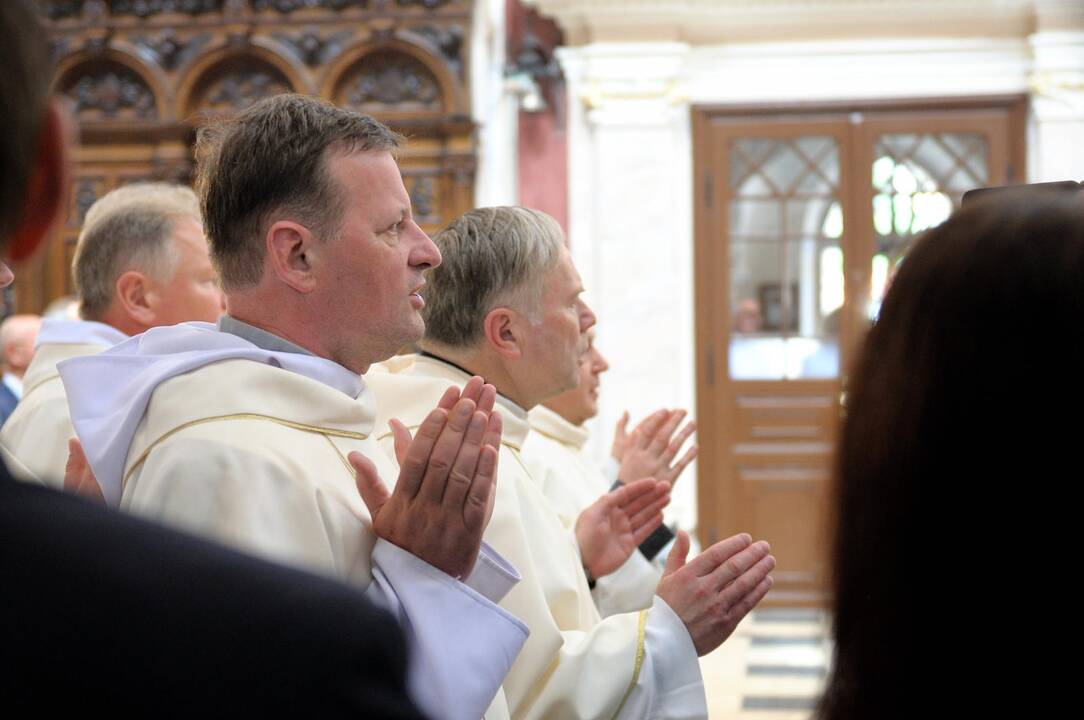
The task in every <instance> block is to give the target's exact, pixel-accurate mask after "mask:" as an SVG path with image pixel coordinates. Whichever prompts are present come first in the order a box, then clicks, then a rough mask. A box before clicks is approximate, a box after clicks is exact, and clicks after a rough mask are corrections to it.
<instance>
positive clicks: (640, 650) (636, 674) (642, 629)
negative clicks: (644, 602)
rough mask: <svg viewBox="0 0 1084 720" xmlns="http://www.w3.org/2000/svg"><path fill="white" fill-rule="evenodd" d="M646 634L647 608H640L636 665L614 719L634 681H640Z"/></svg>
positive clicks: (634, 685)
mask: <svg viewBox="0 0 1084 720" xmlns="http://www.w3.org/2000/svg"><path fill="white" fill-rule="evenodd" d="M646 635H647V610H641V611H640V620H639V622H638V623H637V627H636V666H635V667H634V668H633V669H632V681H631V682H629V689H628V690H626V691H625V697H623V698H621V704H620V705H618V706H617V712H615V713H614V720H616V718H617V716H618V715H620V714H621V711H622V710H624V709H625V703H626V702H628V699H629V695H632V691H633V690H634V689H635V688H636V683H637V682H639V681H640V669H641V668H643V666H644V638H645V636H646Z"/></svg>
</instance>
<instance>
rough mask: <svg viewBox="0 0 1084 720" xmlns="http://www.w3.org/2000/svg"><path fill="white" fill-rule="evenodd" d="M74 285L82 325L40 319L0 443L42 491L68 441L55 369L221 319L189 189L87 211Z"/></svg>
mask: <svg viewBox="0 0 1084 720" xmlns="http://www.w3.org/2000/svg"><path fill="white" fill-rule="evenodd" d="M72 277H73V280H74V285H75V289H76V293H77V295H78V301H79V313H80V317H81V319H77V320H67V319H46V320H45V322H44V323H43V324H42V329H41V333H40V335H39V336H38V347H37V352H36V353H35V356H34V360H33V362H32V363H31V364H30V367H29V368H28V369H27V372H26V379H25V386H26V393H25V394H26V397H25V398H24V399H23V401H22V402H21V403H20V404H19V407H18V408H17V409H16V410H15V412H14V414H13V415H12V416H11V418H10V419H9V421H8V422H7V423H6V424H5V425H4V427H3V430H2V431H0V443H2V444H3V446H4V448H5V449H6V450H7V451H8V452H9V453H10V454H11V455H13V456H14V457H15V458H16V459H17V460H18V461H19V462H21V463H22V465H23V466H24V467H25V468H26V469H27V470H28V471H29V472H30V473H31V474H32V476H33V477H34V478H37V479H40V480H41V481H42V482H45V483H47V484H52V485H53V486H55V487H60V483H61V481H62V480H63V477H64V465H65V463H66V461H67V459H68V440H69V439H70V438H72V437H74V436H75V432H74V431H73V429H72V424H71V418H70V417H69V414H68V400H67V396H66V394H65V392H64V386H63V384H62V383H61V382H60V375H59V373H58V371H57V363H59V362H60V361H62V360H66V359H68V358H73V357H79V356H82V355H89V354H93V353H97V352H101V351H102V350H104V349H105V348H107V347H110V346H112V345H115V344H116V343H118V342H121V341H122V340H124V339H126V338H127V337H128V336H129V335H138V334H139V333H141V332H143V331H145V330H147V329H149V328H152V327H157V326H160V325H173V324H175V323H179V322H183V321H185V320H205V321H209V322H213V321H214V320H216V319H217V318H218V316H219V315H220V314H221V313H222V311H223V310H224V309H225V305H224V299H223V295H222V291H221V289H220V288H219V286H218V278H217V276H216V274H215V270H214V267H213V266H212V265H211V258H210V253H209V251H208V247H207V238H206V237H205V236H204V234H203V224H202V222H201V221H200V214H199V201H198V200H197V199H196V195H195V193H193V192H192V190H190V189H189V188H187V187H183V186H180V185H172V184H167V183H134V184H131V185H125V186H123V187H120V188H117V189H116V190H113V191H112V192H110V193H108V194H106V195H105V196H103V197H102V198H100V199H99V200H98V201H97V202H95V203H94V204H93V205H91V207H90V209H89V210H88V211H87V215H86V218H85V221H84V223H83V228H82V231H81V232H80V233H79V241H78V243H77V245H76V248H75V259H74V262H73V267H72Z"/></svg>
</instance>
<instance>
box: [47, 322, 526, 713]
mask: <svg viewBox="0 0 1084 720" xmlns="http://www.w3.org/2000/svg"><path fill="white" fill-rule="evenodd" d="M60 371H61V375H62V376H63V379H64V383H65V386H66V387H67V389H68V397H69V402H70V404H71V409H72V420H73V423H74V426H75V430H76V432H77V433H78V435H79V438H80V440H81V441H82V442H83V445H84V448H85V449H86V452H87V457H88V460H89V461H90V464H91V467H92V468H93V470H94V472H95V476H96V477H97V479H98V481H99V483H100V484H101V485H102V491H103V494H104V496H105V497H106V500H107V502H114V503H118V504H119V506H120V507H121V508H122V509H125V510H128V511H131V512H134V513H138V514H140V515H143V516H145V517H149V518H152V519H156V520H159V521H162V522H165V523H167V524H170V525H174V526H178V527H180V528H182V529H185V530H188V531H190V532H194V533H196V534H199V535H203V536H208V537H210V538H212V539H215V540H218V541H221V542H224V543H226V544H228V545H231V546H234V547H238V548H240V549H242V550H245V551H247V552H250V553H253V554H256V555H260V556H263V557H265V558H268V559H270V560H275V561H278V562H283V563H286V564H290V565H295V566H298V567H301V568H305V569H308V570H311V571H316V572H321V573H324V574H327V575H331V576H333V577H336V578H339V579H342V580H345V581H347V582H350V583H352V584H355V585H357V586H359V587H361V588H367V591H368V594H369V595H370V596H371V597H373V599H374V600H376V601H377V602H379V603H381V604H382V605H384V606H386V607H388V608H389V609H391V610H392V612H394V613H395V614H397V616H398V617H399V618H400V620H401V622H402V623H403V625H404V630H405V631H406V634H407V637H408V640H409V642H410V644H411V665H410V672H409V675H408V679H409V682H410V687H411V691H412V694H413V695H414V697H415V699H416V700H417V701H418V703H419V705H420V706H421V707H422V709H423V710H425V711H426V713H427V714H429V715H431V716H432V717H449V718H470V719H476V718H478V717H481V715H482V713H483V712H484V711H485V710H486V708H487V707H488V706H489V705H490V703H491V702H493V703H494V704H495V705H496V706H497V707H498V708H505V712H507V710H506V706H505V705H504V702H503V697H502V696H500V695H499V690H500V686H501V681H502V680H503V678H504V676H505V674H506V673H507V671H508V668H509V667H510V666H511V664H512V661H513V660H514V659H515V657H516V654H517V653H518V652H519V650H520V648H521V646H522V644H523V642H524V640H525V639H526V635H527V629H526V627H525V626H524V625H523V624H522V623H521V622H519V620H517V619H516V618H515V617H513V616H512V615H511V614H510V613H508V612H507V611H505V610H502V609H501V608H500V607H498V606H497V605H496V604H495V603H496V602H497V601H499V600H500V599H501V597H503V596H504V594H505V593H507V592H508V590H509V588H511V587H512V586H513V585H514V584H515V583H516V581H517V579H518V575H517V574H516V571H515V568H513V567H511V566H510V565H508V564H507V563H506V562H505V561H504V560H503V558H501V557H500V556H499V555H497V554H496V553H494V552H493V551H492V550H491V549H490V548H488V547H483V553H482V554H481V555H480V556H479V561H478V563H477V564H476V566H475V569H474V572H473V573H472V575H471V577H469V578H467V580H466V581H465V582H459V581H457V580H455V579H453V578H452V577H450V576H448V575H446V574H444V573H443V572H440V571H439V570H437V569H436V568H434V567H432V566H430V565H428V564H427V563H425V562H423V561H421V560H420V559H418V558H416V557H414V556H413V555H410V554H409V553H407V552H405V551H404V550H402V549H400V548H398V547H396V546H395V545H392V544H391V543H388V542H386V541H384V540H382V539H377V538H376V537H375V536H374V535H373V533H372V529H371V524H370V519H369V514H368V511H367V510H366V508H365V505H364V503H363V502H362V500H361V497H360V495H359V494H358V491H357V488H356V485H355V477H354V471H353V468H352V467H351V466H350V464H349V462H348V461H347V455H348V454H349V453H350V452H352V451H355V450H357V451H359V452H361V453H362V454H364V455H365V456H367V457H368V458H370V459H371V460H372V461H373V462H374V463H375V464H376V466H377V468H378V470H379V472H380V475H381V477H382V478H383V479H384V480H385V481H389V480H393V479H394V478H395V477H396V472H395V468H394V466H393V465H392V464H391V463H389V462H388V461H387V460H386V459H385V458H384V457H383V455H382V453H381V451H380V450H379V449H378V448H377V446H376V444H375V441H374V440H373V439H372V438H371V437H370V435H371V433H372V430H373V421H374V419H375V408H374V406H373V395H372V393H370V392H368V391H367V390H366V389H365V386H364V383H363V382H362V379H361V378H360V377H359V376H358V375H356V374H354V373H352V372H350V371H349V370H347V369H346V368H344V367H342V366H340V365H338V364H336V363H334V362H332V361H331V360H327V359H324V358H319V357H316V356H313V355H307V354H302V353H290V352H281V351H273V350H263V349H262V348H260V347H258V346H256V345H254V344H253V343H251V342H249V341H247V340H244V339H241V338H240V337H237V336H234V335H231V334H229V333H226V332H220V331H218V330H216V329H215V327H214V326H213V325H210V324H208V323H183V324H181V325H176V326H173V327H167V328H154V329H152V330H150V331H148V332H146V333H144V334H143V335H139V336H136V337H134V338H132V339H130V340H129V341H127V342H125V343H122V344H120V345H118V346H117V347H115V348H112V349H111V350H108V351H106V352H104V353H101V354H98V355H94V356H88V357H84V358H77V359H74V360H69V361H67V362H65V363H62V364H61V365H60ZM193 591H198V588H193ZM208 651H209V652H213V648H209V649H208ZM495 696H496V700H494V698H495Z"/></svg>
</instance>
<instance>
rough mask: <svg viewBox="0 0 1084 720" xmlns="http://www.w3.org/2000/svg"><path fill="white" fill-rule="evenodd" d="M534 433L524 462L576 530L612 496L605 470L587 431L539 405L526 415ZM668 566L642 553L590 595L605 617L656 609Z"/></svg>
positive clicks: (530, 438)
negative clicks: (591, 509)
mask: <svg viewBox="0 0 1084 720" xmlns="http://www.w3.org/2000/svg"><path fill="white" fill-rule="evenodd" d="M527 418H528V421H529V423H530V426H531V432H530V433H529V434H528V436H527V440H526V442H524V444H523V459H524V461H525V462H526V463H527V468H528V470H530V472H531V475H532V476H534V478H535V480H536V481H537V482H538V483H539V484H540V486H541V488H542V494H543V495H545V496H546V499H548V500H549V501H550V503H551V504H552V505H553V507H554V509H555V510H557V512H558V513H559V514H560V515H561V516H562V517H563V518H564V520H565V523H566V524H567V525H568V526H569V527H575V524H576V518H577V517H579V515H580V513H581V512H583V510H584V508H586V507H587V506H588V505H590V504H591V503H593V502H595V501H596V500H598V499H599V498H600V497H601V496H602V495H604V494H605V493H607V492H609V490H610V485H611V483H609V482H607V480H606V477H605V476H604V475H603V474H602V471H601V470H600V469H599V468H598V467H596V466H595V464H594V463H592V462H591V460H590V459H589V458H588V457H587V455H586V454H585V453H584V451H583V449H584V446H585V445H586V443H587V430H586V429H585V428H583V427H577V426H575V425H573V424H572V423H570V422H569V421H567V420H565V419H564V418H563V417H561V416H560V415H558V414H557V413H555V412H554V411H552V410H550V409H549V408H548V407H545V406H543V405H539V406H537V407H534V408H531V411H530V413H528V415H527ZM662 571H663V565H662V564H660V563H655V562H650V561H649V560H648V559H647V558H645V557H644V556H643V554H642V553H641V552H640V551H639V550H637V551H636V552H634V553H632V555H630V556H629V559H628V560H626V561H625V563H624V564H623V565H622V566H621V567H619V568H618V569H617V570H615V571H614V572H612V573H610V574H609V575H607V576H605V577H602V578H599V579H598V581H597V582H596V584H595V588H594V590H592V591H591V594H592V595H593V596H594V598H595V604H596V605H598V609H599V612H600V613H601V614H602V615H603V616H607V615H614V614H617V613H623V612H634V611H636V610H643V609H644V608H648V607H651V603H652V602H653V601H654V598H655V587H656V586H657V585H658V584H659V579H660V578H661V577H662Z"/></svg>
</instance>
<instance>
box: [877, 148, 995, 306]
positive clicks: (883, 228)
mask: <svg viewBox="0 0 1084 720" xmlns="http://www.w3.org/2000/svg"><path fill="white" fill-rule="evenodd" d="M873 157H874V160H873V167H872V168H871V181H872V187H873V228H874V231H875V232H874V237H875V239H876V240H875V242H876V246H875V248H874V255H873V260H872V265H871V267H870V273H871V276H870V277H871V283H870V297H869V305H868V316H869V317H870V319H873V318H875V317H877V313H878V312H879V311H880V307H881V301H882V300H883V299H884V295H885V292H886V291H887V290H888V286H889V284H890V283H891V278H892V274H893V272H894V271H895V268H896V266H897V265H899V263H900V261H901V260H902V259H903V257H904V255H906V253H907V251H908V249H909V248H910V246H911V243H912V242H913V241H914V239H915V237H916V236H917V235H919V234H920V233H922V232H923V231H925V230H928V229H929V228H932V227H935V226H937V225H940V224H941V223H942V222H944V221H945V220H946V219H947V218H948V216H949V215H951V214H952V212H953V210H955V209H956V208H957V207H959V205H960V199H961V198H962V197H963V194H964V193H965V192H967V191H968V190H971V189H972V188H976V187H983V186H985V185H986V184H987V183H988V180H989V174H990V172H989V148H988V143H987V139H986V137H985V136H984V135H982V134H980V133H886V134H883V135H878V136H877V138H876V141H875V143H874V156H873Z"/></svg>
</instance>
